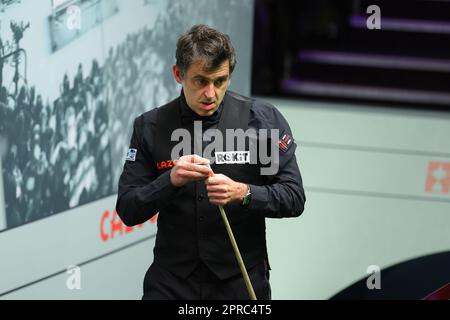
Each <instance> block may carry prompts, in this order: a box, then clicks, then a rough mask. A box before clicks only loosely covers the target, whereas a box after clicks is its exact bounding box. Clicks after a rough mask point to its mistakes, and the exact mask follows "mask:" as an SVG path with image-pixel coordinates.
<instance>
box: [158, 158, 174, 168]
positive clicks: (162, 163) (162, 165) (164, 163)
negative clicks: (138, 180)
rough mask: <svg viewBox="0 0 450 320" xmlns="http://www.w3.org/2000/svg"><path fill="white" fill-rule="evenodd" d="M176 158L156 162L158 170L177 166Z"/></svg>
mask: <svg viewBox="0 0 450 320" xmlns="http://www.w3.org/2000/svg"><path fill="white" fill-rule="evenodd" d="M175 163H176V160H165V161H160V162H157V163H156V168H158V170H164V169H170V168H172V167H173V166H175Z"/></svg>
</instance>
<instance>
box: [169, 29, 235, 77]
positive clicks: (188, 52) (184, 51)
mask: <svg viewBox="0 0 450 320" xmlns="http://www.w3.org/2000/svg"><path fill="white" fill-rule="evenodd" d="M176 60H177V61H176V64H177V67H178V69H179V70H180V72H181V75H182V76H183V77H184V75H185V74H186V71H187V69H188V68H189V67H190V66H191V65H192V63H194V62H195V61H196V60H204V61H205V62H206V68H207V70H215V69H217V68H218V67H219V66H220V65H221V64H222V63H224V62H225V61H226V60H228V62H229V63H230V74H231V73H233V70H234V67H235V65H236V54H235V52H234V48H233V45H232V44H231V40H230V37H229V36H228V35H226V34H224V33H222V32H220V31H217V30H215V29H213V28H211V27H209V26H207V25H204V24H198V25H195V26H193V27H192V28H191V29H190V30H189V31H188V32H187V33H185V34H183V35H181V37H180V38H178V42H177V52H176Z"/></svg>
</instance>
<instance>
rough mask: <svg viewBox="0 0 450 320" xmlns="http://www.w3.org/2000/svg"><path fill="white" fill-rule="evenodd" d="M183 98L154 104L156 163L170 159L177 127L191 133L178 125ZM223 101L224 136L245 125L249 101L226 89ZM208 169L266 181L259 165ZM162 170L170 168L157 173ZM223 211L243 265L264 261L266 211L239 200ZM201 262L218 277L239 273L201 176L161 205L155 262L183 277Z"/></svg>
mask: <svg viewBox="0 0 450 320" xmlns="http://www.w3.org/2000/svg"><path fill="white" fill-rule="evenodd" d="M181 99H182V98H181V97H179V98H177V99H175V100H174V101H172V102H170V103H169V104H167V105H165V106H163V107H160V108H159V109H158V114H157V124H156V132H155V144H154V145H155V148H154V150H152V154H153V159H154V161H155V162H156V163H159V162H162V161H167V160H169V159H171V150H172V148H173V147H174V146H175V145H176V144H178V143H179V141H171V135H172V132H173V131H174V130H175V129H177V128H185V129H187V130H189V131H190V133H191V136H192V134H193V125H192V124H189V125H186V126H184V127H183V126H182V124H181V120H180V103H181V101H182V100H181ZM223 103H224V105H223V111H222V114H221V118H220V121H219V124H218V129H219V130H221V132H222V134H223V136H224V137H225V136H226V134H225V129H239V128H240V129H243V130H244V131H245V130H247V128H248V123H249V117H250V107H251V100H249V99H248V98H246V97H243V96H240V95H238V94H235V93H232V92H227V94H226V95H225V97H224V100H223ZM191 144H193V141H191ZM225 146H226V143H224V148H225ZM247 146H248V145H247ZM192 150H193V149H192ZM226 151H230V150H226ZM236 151H244V150H236ZM192 153H193V152H192ZM252 156H256V155H252ZM172 160H173V159H172ZM211 168H212V170H213V171H214V173H222V174H224V175H226V176H228V177H230V178H231V179H233V180H235V181H238V182H243V183H249V184H255V185H262V184H264V176H261V175H260V167H259V165H258V164H213V165H212V166H211ZM165 170H169V168H167V169H162V170H160V171H159V173H160V174H161V173H163V172H164V171H165ZM225 211H226V213H227V217H228V220H229V221H230V225H231V228H232V230H233V233H234V236H235V238H236V241H237V244H238V246H239V249H240V251H241V255H242V258H243V260H244V263H245V265H246V267H247V268H250V267H252V266H254V265H256V264H257V263H260V262H262V261H263V260H264V259H265V258H266V256H267V249H266V236H265V229H266V228H265V220H264V215H263V214H259V213H258V212H251V211H249V210H247V209H244V208H242V207H241V205H240V204H239V203H233V204H229V205H226V206H225ZM200 261H203V262H204V263H205V264H206V265H207V266H208V267H209V268H210V270H211V271H213V272H214V273H215V274H216V275H217V276H218V277H219V278H221V279H224V278H228V277H230V276H233V275H235V274H238V273H240V269H239V267H238V264H237V261H236V258H235V256H234V252H233V249H232V246H231V243H230V239H229V237H228V234H227V233H226V229H225V226H224V223H223V221H222V217H221V215H220V211H219V208H218V207H217V206H216V205H212V204H210V203H209V201H208V198H207V192H206V186H205V183H204V181H199V182H191V183H188V184H186V185H184V186H183V187H181V189H180V190H178V191H177V192H176V195H175V196H174V201H173V202H171V203H170V204H169V205H168V206H167V207H165V208H164V209H161V210H160V212H159V216H158V232H157V237H156V243H155V249H154V262H155V263H157V264H160V265H161V266H163V267H165V268H167V269H168V270H170V271H172V272H173V273H175V274H178V275H180V276H182V277H187V276H188V275H189V274H190V272H192V271H193V269H194V268H195V267H196V266H197V265H198V263H199V262H200Z"/></svg>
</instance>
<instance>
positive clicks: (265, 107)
mask: <svg viewBox="0 0 450 320" xmlns="http://www.w3.org/2000/svg"><path fill="white" fill-rule="evenodd" d="M227 95H228V96H229V97H231V98H232V99H235V100H239V101H242V102H247V103H251V109H252V110H253V111H254V112H259V113H266V114H269V113H273V112H274V111H275V110H276V108H275V106H274V105H273V104H271V103H270V102H268V101H264V100H262V99H258V98H252V97H247V96H244V95H242V94H239V93H236V92H234V91H230V90H228V91H227Z"/></svg>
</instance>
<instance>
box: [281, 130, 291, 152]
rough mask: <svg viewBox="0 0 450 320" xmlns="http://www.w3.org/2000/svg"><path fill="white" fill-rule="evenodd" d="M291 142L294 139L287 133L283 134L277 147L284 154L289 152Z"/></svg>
mask: <svg viewBox="0 0 450 320" xmlns="http://www.w3.org/2000/svg"><path fill="white" fill-rule="evenodd" d="M292 142H294V138H292V136H291V135H290V134H288V133H283V134H282V135H281V138H280V140H278V147H279V148H280V150H281V151H283V152H286V151H288V150H289V148H290V146H291V145H292Z"/></svg>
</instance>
